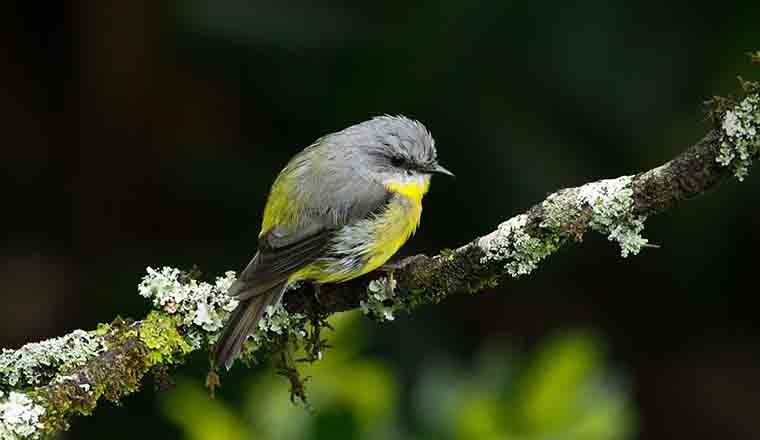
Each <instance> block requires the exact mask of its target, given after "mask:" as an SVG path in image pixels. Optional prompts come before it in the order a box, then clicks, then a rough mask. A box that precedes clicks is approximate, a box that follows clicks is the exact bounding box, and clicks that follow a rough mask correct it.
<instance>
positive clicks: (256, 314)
mask: <svg viewBox="0 0 760 440" xmlns="http://www.w3.org/2000/svg"><path fill="white" fill-rule="evenodd" d="M286 285H287V281H283V282H281V283H278V284H275V285H274V286H272V287H271V288H270V289H268V290H265V291H263V292H257V293H256V294H255V295H253V296H251V297H250V298H247V299H245V300H243V301H241V302H240V304H238V306H237V308H236V309H235V311H233V312H232V316H230V319H228V320H227V323H226V324H225V325H224V330H223V331H222V336H221V337H220V338H219V341H218V342H217V343H216V347H215V349H214V368H215V369H217V368H220V367H221V366H222V365H224V366H225V367H226V368H227V369H228V370H229V369H230V368H231V367H232V364H233V363H234V362H235V358H237V356H238V355H239V354H240V352H241V351H242V350H243V343H244V342H245V340H246V338H248V335H250V334H251V333H252V332H253V330H254V329H255V328H256V326H257V325H258V323H259V320H260V319H261V317H262V316H264V312H265V311H266V309H267V306H270V305H271V306H276V305H277V304H278V303H279V302H280V300H281V299H282V294H283V293H284V292H285V286H286ZM235 287H236V286H233V288H232V289H230V290H233V289H234V290H238V291H244V290H247V289H246V288H245V286H237V289H235Z"/></svg>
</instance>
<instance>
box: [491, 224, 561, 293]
mask: <svg viewBox="0 0 760 440" xmlns="http://www.w3.org/2000/svg"><path fill="white" fill-rule="evenodd" d="M527 222H528V215H527V214H520V215H518V216H515V217H512V218H511V219H509V220H507V221H506V222H504V223H502V224H500V225H499V228H498V229H497V230H496V231H494V232H492V233H490V234H488V235H486V236H485V237H482V238H481V239H480V240H479V241H478V244H479V246H480V247H481V249H483V251H484V252H485V255H484V256H483V257H482V258H481V260H480V262H481V264H488V263H490V262H494V261H497V262H504V268H505V269H507V272H508V273H509V274H510V275H511V276H512V277H514V278H517V277H520V276H523V275H528V274H530V273H531V272H533V271H534V270H535V269H536V268H537V267H538V263H540V262H541V260H543V259H544V258H546V257H547V256H548V255H549V254H551V253H552V252H554V251H555V250H557V248H558V246H559V239H558V238H557V237H553V236H551V234H550V236H549V237H547V238H544V239H541V238H538V237H533V236H531V235H530V234H529V233H528V231H527V229H526V225H527Z"/></svg>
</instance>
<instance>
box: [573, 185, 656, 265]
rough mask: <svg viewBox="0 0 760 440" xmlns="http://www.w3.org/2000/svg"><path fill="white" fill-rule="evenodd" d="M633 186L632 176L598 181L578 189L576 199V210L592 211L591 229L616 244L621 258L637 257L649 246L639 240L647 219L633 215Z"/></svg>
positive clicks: (642, 240)
mask: <svg viewBox="0 0 760 440" xmlns="http://www.w3.org/2000/svg"><path fill="white" fill-rule="evenodd" d="M632 182H633V176H623V177H619V178H617V179H609V180H600V181H598V182H593V183H589V184H586V185H583V186H582V187H580V188H579V190H578V197H577V201H578V206H579V207H584V206H586V205H588V206H590V207H591V214H592V215H591V218H590V219H589V223H588V224H589V226H590V227H591V229H593V230H595V231H597V232H600V233H602V234H607V238H608V239H609V240H610V241H616V242H618V244H620V255H621V256H623V258H626V257H628V256H629V255H636V254H638V253H639V251H641V248H642V247H643V246H645V245H646V244H647V243H648V240H647V239H646V238H643V237H642V236H641V231H643V230H644V221H645V220H646V216H644V215H640V214H636V213H635V212H634V211H635V210H634V208H635V205H634V200H633V185H632Z"/></svg>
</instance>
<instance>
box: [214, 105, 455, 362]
mask: <svg viewBox="0 0 760 440" xmlns="http://www.w3.org/2000/svg"><path fill="white" fill-rule="evenodd" d="M432 174H446V175H450V176H453V174H452V173H451V172H450V171H448V170H447V169H446V168H443V167H442V166H441V165H439V164H438V159H437V157H436V150H435V142H434V141H433V137H432V136H431V135H430V132H429V131H428V130H427V129H426V128H425V127H424V126H423V125H422V124H421V123H420V122H417V121H414V120H411V119H408V118H406V117H403V116H379V117H376V118H373V119H371V120H368V121H365V122H362V123H359V124H356V125H353V126H351V127H348V128H346V129H344V130H342V131H339V132H337V133H331V134H328V135H326V136H323V137H321V138H319V139H318V140H317V141H316V142H314V143H313V144H312V145H311V146H309V147H307V148H306V149H304V150H303V151H301V152H300V153H298V154H297V155H295V156H294V157H293V158H292V159H291V160H290V162H288V164H287V165H286V166H285V168H284V169H283V170H282V171H281V172H280V174H279V175H278V176H277V179H276V180H275V181H274V184H273V185H272V189H271V191H270V193H269V198H268V200H267V204H266V208H265V209H264V219H263V222H262V225H261V233H260V234H259V240H258V252H257V253H256V255H255V256H254V257H253V259H252V260H251V262H250V263H249V264H248V266H247V267H246V268H245V270H244V271H243V272H242V273H241V274H240V277H239V278H238V280H237V281H235V283H234V284H233V285H232V286H231V287H230V289H229V291H228V292H227V294H228V295H230V296H232V297H234V298H236V299H238V300H239V301H240V303H239V304H238V306H237V308H236V309H235V311H234V312H233V313H232V316H231V317H230V319H229V320H228V321H227V323H226V325H225V328H224V331H223V333H222V336H221V338H220V340H219V342H218V343H217V344H216V352H215V353H214V359H215V361H214V366H215V367H219V366H221V365H222V364H224V365H225V366H226V367H227V368H228V369H229V368H230V367H231V366H232V363H233V362H234V360H235V358H236V357H237V356H238V355H239V354H240V351H241V350H242V348H243V343H244V342H245V340H246V338H247V337H248V335H249V334H250V333H251V332H252V331H253V330H254V329H255V328H256V325H257V324H258V322H259V320H260V319H261V317H262V315H263V314H264V311H265V310H266V308H267V306H270V305H271V306H275V305H277V304H278V303H279V302H280V300H281V299H282V296H283V293H284V291H285V289H286V287H287V286H288V284H290V283H293V282H296V281H310V282H314V283H316V284H323V283H340V282H343V281H348V280H350V279H352V278H356V277H358V276H360V275H364V274H366V273H367V272H370V271H372V270H374V269H376V268H378V267H379V266H381V265H383V264H384V263H385V262H387V261H388V259H389V258H390V257H391V256H392V255H393V254H395V253H396V251H398V249H399V248H400V247H401V246H402V245H403V244H404V243H405V242H406V240H407V239H408V238H409V237H410V236H411V235H412V234H413V233H414V232H415V230H416V229H417V225H418V224H419V222H420V215H421V213H422V197H423V196H424V195H425V193H426V192H427V191H428V188H429V186H430V178H431V175H432Z"/></svg>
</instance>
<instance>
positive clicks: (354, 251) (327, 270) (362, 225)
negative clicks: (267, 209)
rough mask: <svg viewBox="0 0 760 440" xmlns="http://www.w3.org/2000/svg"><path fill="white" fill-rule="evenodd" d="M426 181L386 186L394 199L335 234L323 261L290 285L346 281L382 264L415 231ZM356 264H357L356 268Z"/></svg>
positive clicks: (311, 266)
mask: <svg viewBox="0 0 760 440" xmlns="http://www.w3.org/2000/svg"><path fill="white" fill-rule="evenodd" d="M428 187H429V180H427V179H426V180H420V181H415V182H409V183H403V184H390V185H386V188H387V189H388V190H389V191H391V192H393V193H394V195H393V197H391V199H390V201H389V202H388V204H387V205H386V208H385V209H384V210H383V211H382V212H381V213H380V214H378V215H376V216H371V217H369V218H366V219H363V220H360V221H358V222H357V223H355V224H353V225H347V226H345V227H344V228H343V229H342V230H340V231H339V232H338V236H337V239H336V241H337V243H336V244H334V245H333V246H334V247H333V248H332V249H331V251H330V255H328V257H327V258H320V259H318V260H316V261H315V262H314V263H312V264H309V265H308V266H306V267H304V268H303V269H301V270H299V271H298V272H296V273H295V274H293V275H292V276H291V277H290V281H296V280H305V279H308V280H314V281H317V282H320V283H338V282H343V281H348V280H350V279H353V278H356V277H358V276H361V275H364V274H366V273H368V272H371V271H373V270H375V269H377V268H378V267H380V266H381V265H383V264H385V262H387V261H388V260H389V259H390V258H391V257H392V256H393V254H395V253H396V251H398V250H399V248H401V246H402V245H403V244H404V243H406V241H407V240H408V239H409V237H410V236H411V235H412V234H414V232H415V231H416V230H417V226H418V225H419V223H420V217H421V215H422V197H423V195H425V193H426V192H427V190H428ZM356 263H360V264H358V265H357V264H356Z"/></svg>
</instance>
